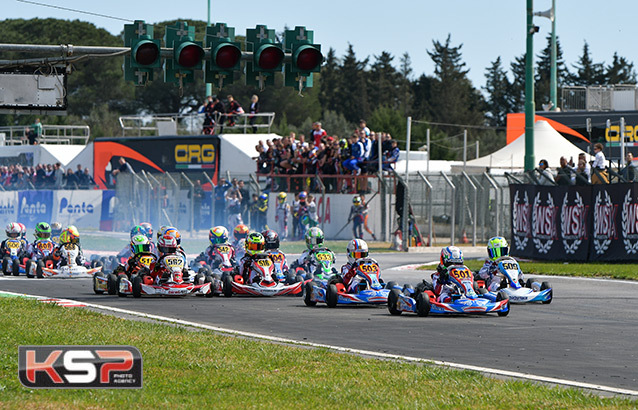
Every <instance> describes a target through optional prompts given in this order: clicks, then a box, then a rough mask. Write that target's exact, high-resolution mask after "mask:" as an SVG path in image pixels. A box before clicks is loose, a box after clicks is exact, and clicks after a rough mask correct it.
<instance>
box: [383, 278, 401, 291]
mask: <svg viewBox="0 0 638 410" xmlns="http://www.w3.org/2000/svg"><path fill="white" fill-rule="evenodd" d="M395 286H399V284H398V283H397V282H396V281H393V280H391V281H390V282H388V283H386V284H385V288H386V289H394V287H395Z"/></svg>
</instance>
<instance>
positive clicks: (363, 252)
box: [346, 239, 368, 263]
mask: <svg viewBox="0 0 638 410" xmlns="http://www.w3.org/2000/svg"><path fill="white" fill-rule="evenodd" d="M346 250H347V251H348V262H350V263H354V262H355V261H356V260H357V259H361V258H366V257H367V256H368V244H367V243H366V241H364V240H363V239H353V240H351V241H350V243H349V244H348V247H347V248H346Z"/></svg>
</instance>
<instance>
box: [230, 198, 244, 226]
mask: <svg viewBox="0 0 638 410" xmlns="http://www.w3.org/2000/svg"><path fill="white" fill-rule="evenodd" d="M241 199H242V197H241V194H240V193H239V190H238V189H237V188H230V189H228V190H227V191H226V195H225V200H226V211H227V215H228V226H231V227H234V226H237V225H239V224H242V223H244V222H243V220H242V218H241Z"/></svg>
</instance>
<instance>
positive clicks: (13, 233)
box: [4, 222, 21, 239]
mask: <svg viewBox="0 0 638 410" xmlns="http://www.w3.org/2000/svg"><path fill="white" fill-rule="evenodd" d="M4 231H5V232H6V233H7V238H14V239H15V238H19V237H20V232H21V230H20V225H19V224H18V223H17V222H10V223H8V224H7V227H6V228H5V230H4Z"/></svg>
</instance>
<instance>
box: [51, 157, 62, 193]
mask: <svg viewBox="0 0 638 410" xmlns="http://www.w3.org/2000/svg"><path fill="white" fill-rule="evenodd" d="M54 168H55V170H54V174H53V187H54V188H55V189H62V187H63V186H64V168H62V164H60V163H59V162H56V163H55V167H54Z"/></svg>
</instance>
